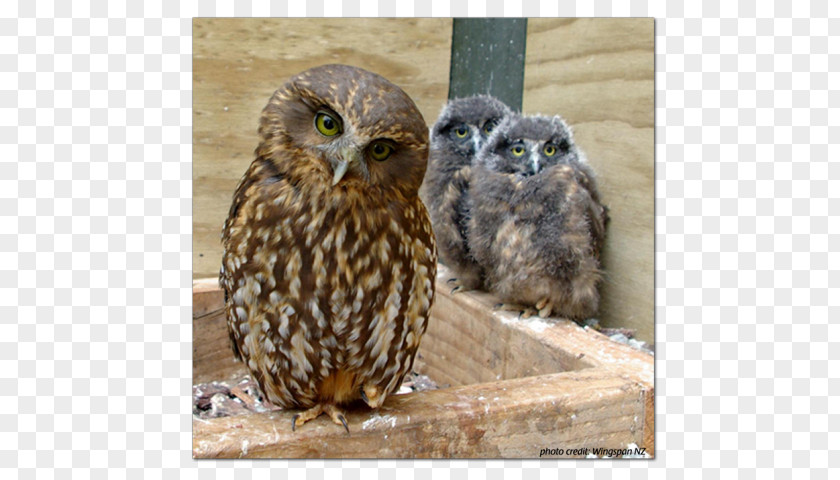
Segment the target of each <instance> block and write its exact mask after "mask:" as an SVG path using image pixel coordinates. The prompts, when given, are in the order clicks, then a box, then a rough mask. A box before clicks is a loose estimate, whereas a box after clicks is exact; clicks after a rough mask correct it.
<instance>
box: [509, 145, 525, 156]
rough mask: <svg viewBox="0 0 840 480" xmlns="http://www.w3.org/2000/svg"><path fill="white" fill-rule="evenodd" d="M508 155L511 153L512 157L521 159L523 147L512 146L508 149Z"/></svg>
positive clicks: (523, 151)
mask: <svg viewBox="0 0 840 480" xmlns="http://www.w3.org/2000/svg"><path fill="white" fill-rule="evenodd" d="M510 153H512V154H513V156H514V157H521V156H522V155H524V154H525V147H523V146H522V145H514V146H513V147H511V148H510Z"/></svg>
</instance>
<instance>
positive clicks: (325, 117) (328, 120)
mask: <svg viewBox="0 0 840 480" xmlns="http://www.w3.org/2000/svg"><path fill="white" fill-rule="evenodd" d="M315 128H316V129H318V132H319V133H320V134H321V135H325V136H327V137H334V136H336V135H338V134H339V133H341V127H340V126H339V123H338V120H336V119H335V118H333V117H332V115H330V114H328V113H324V112H318V114H317V115H315Z"/></svg>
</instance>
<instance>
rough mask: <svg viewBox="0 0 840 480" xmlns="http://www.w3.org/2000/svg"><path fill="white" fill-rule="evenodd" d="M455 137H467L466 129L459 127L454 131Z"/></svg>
mask: <svg viewBox="0 0 840 480" xmlns="http://www.w3.org/2000/svg"><path fill="white" fill-rule="evenodd" d="M455 136H456V137H458V138H464V137H466V136H467V127H465V126H463V125H461V126H460V127H458V128H456V129H455Z"/></svg>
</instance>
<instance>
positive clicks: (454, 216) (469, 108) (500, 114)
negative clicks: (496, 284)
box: [422, 95, 512, 291]
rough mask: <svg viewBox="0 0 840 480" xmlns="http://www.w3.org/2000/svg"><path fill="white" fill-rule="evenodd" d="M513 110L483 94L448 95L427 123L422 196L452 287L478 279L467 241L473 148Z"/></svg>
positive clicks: (467, 285) (470, 286) (477, 282)
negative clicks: (429, 143) (426, 165)
mask: <svg viewBox="0 0 840 480" xmlns="http://www.w3.org/2000/svg"><path fill="white" fill-rule="evenodd" d="M511 113H512V112H511V110H510V108H508V107H507V106H506V105H505V104H504V103H502V102H501V101H499V100H498V99H496V98H493V97H491V96H488V95H476V96H472V97H466V98H459V99H454V100H451V101H450V102H449V103H448V104H447V105H446V106H445V107H444V108H443V111H442V112H441V114H440V117H439V118H438V120H437V122H435V124H434V126H433V127H432V148H431V153H430V155H429V172H428V174H427V175H426V180H425V183H424V184H423V189H422V196H423V199H424V201H425V202H426V205H427V206H428V207H429V215H430V217H431V219H432V226H433V228H434V232H435V237H436V238H437V243H438V248H439V251H440V258H441V261H442V262H443V263H445V264H446V265H447V266H448V267H449V268H450V269H451V270H452V272H453V274H454V275H455V277H456V278H455V279H453V281H455V282H456V283H457V285H456V286H455V288H454V289H453V291H460V290H471V289H473V288H476V287H478V286H480V284H481V270H480V268H479V267H478V265H477V264H476V263H475V260H474V259H473V258H472V255H471V253H470V250H469V245H468V244H467V223H468V221H469V217H470V213H469V210H468V208H467V191H468V190H469V179H470V171H471V167H472V164H473V162H474V160H475V156H476V153H477V152H478V150H479V149H480V148H481V147H482V145H484V143H485V142H486V141H487V138H488V137H489V136H490V134H491V133H492V131H493V129H494V128H496V125H498V124H499V122H501V121H502V120H503V119H504V118H506V117H507V116H508V115H510V114H511Z"/></svg>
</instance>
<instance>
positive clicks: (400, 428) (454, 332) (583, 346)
mask: <svg viewBox="0 0 840 480" xmlns="http://www.w3.org/2000/svg"><path fill="white" fill-rule="evenodd" d="M447 278H449V272H448V270H447V269H446V268H445V267H444V266H439V271H438V285H437V295H436V299H435V305H434V307H433V309H432V315H431V318H430V320H429V326H428V330H427V331H426V335H425V336H424V337H423V340H422V342H421V346H420V351H419V353H418V356H417V359H416V360H415V368H414V369H415V371H418V372H420V373H422V374H425V375H428V376H429V377H430V378H431V379H433V380H434V381H436V382H437V383H439V384H441V385H445V384H448V385H450V386H449V387H447V388H441V389H438V390H429V391H421V392H413V393H408V394H402V395H391V396H389V397H388V399H387V400H386V402H385V404H384V405H383V406H382V407H381V408H379V409H378V410H376V411H374V410H371V409H370V408H368V407H367V406H366V405H363V404H360V405H356V406H350V408H348V409H347V421H348V423H349V425H350V431H351V433H350V435H347V433H346V432H345V431H344V429H342V428H341V427H339V426H337V425H335V424H333V423H332V422H331V421H330V420H329V418H327V417H326V416H321V417H319V418H317V419H315V420H312V421H310V422H308V423H307V424H306V425H304V426H303V427H301V428H299V429H298V430H297V431H295V432H292V430H291V418H292V415H293V414H294V412H293V411H282V410H281V411H270V412H264V413H253V414H245V415H238V416H232V417H222V418H214V419H209V420H204V419H198V418H195V417H194V420H193V456H194V457H196V458H239V457H285V458H301V457H349V458H370V457H379V458H405V457H408V458H424V457H461V458H474V457H485V458H489V457H513V458H535V457H540V455H541V453H542V454H543V455H542V456H543V457H545V456H547V455H545V450H544V449H553V450H552V451H551V453H554V455H548V456H551V457H555V458H556V457H570V456H571V457H581V456H585V455H586V453H590V454H592V453H595V454H597V452H598V450H596V449H601V448H603V449H626V448H627V447H628V445H631V444H635V445H637V446H638V447H641V448H644V449H645V450H646V453H647V454H648V455H650V456H653V453H654V449H653V447H654V424H653V419H654V390H653V387H654V384H653V382H654V373H653V371H654V370H653V356H652V355H650V354H648V353H645V352H641V351H638V350H636V349H633V348H631V347H629V346H626V345H623V344H620V343H617V342H614V341H612V340H610V339H609V338H608V337H606V336H604V335H602V334H600V333H598V332H596V331H594V330H592V329H589V328H581V327H580V326H578V325H577V324H575V323H573V322H569V321H565V320H560V319H540V318H538V317H534V318H530V319H519V318H517V316H516V314H514V313H510V312H498V311H494V310H493V305H494V304H496V303H497V301H496V299H495V298H494V297H493V296H492V295H490V294H487V293H484V292H480V291H473V292H466V293H458V294H455V295H450V294H449V293H448V292H449V290H450V288H449V287H448V286H447V285H446V283H445V280H446V279H447ZM222 296H223V295H222V292H221V290H220V289H219V287H218V285H217V283H216V280H215V279H212V280H207V281H196V282H195V284H194V291H193V304H194V310H193V312H194V318H195V320H194V323H193V382H194V383H204V382H209V381H213V380H227V379H229V378H232V377H233V376H237V375H239V376H242V375H245V374H246V373H247V372H246V369H245V366H244V365H243V364H242V363H240V362H237V361H235V360H234V359H233V354H232V352H231V349H230V346H229V341H228V335H227V327H226V325H225V320H224V315H223V313H222V312H219V313H218V314H215V315H205V314H206V313H207V312H212V311H214V310H218V309H220V308H221V307H222V306H223V298H222ZM567 449H569V450H567ZM574 449H577V450H574ZM586 449H588V450H586Z"/></svg>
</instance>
